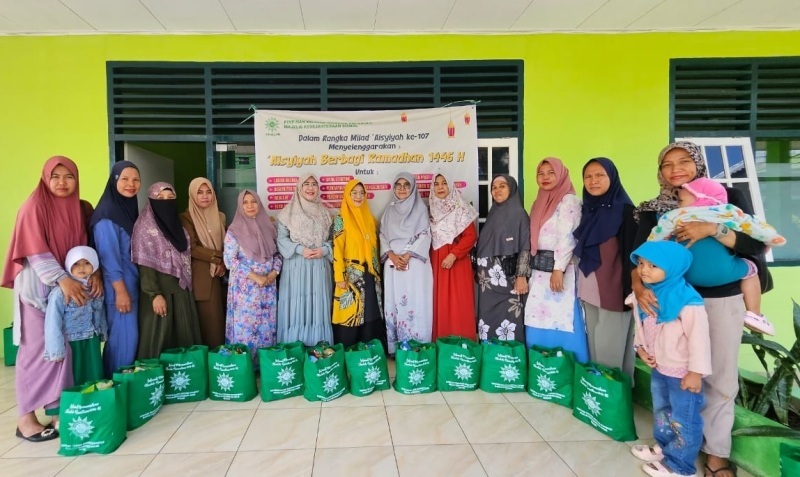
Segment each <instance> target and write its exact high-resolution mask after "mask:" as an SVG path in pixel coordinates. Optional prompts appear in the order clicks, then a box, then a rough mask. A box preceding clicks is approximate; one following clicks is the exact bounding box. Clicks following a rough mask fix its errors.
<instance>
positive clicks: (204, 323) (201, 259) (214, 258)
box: [180, 212, 225, 349]
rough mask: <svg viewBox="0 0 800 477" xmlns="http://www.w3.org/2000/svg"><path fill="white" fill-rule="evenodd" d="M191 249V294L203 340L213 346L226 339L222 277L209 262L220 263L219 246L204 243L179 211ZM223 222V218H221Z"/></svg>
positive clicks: (191, 224)
mask: <svg viewBox="0 0 800 477" xmlns="http://www.w3.org/2000/svg"><path fill="white" fill-rule="evenodd" d="M180 218H181V224H183V228H185V229H186V232H187V233H188V234H189V246H190V247H191V249H192V294H193V295H194V299H195V302H196V304H197V316H198V319H199V321H200V337H201V339H202V343H203V344H204V345H206V346H208V347H209V349H213V348H215V347H217V346H219V345H221V344H224V343H225V300H224V298H223V297H224V296H225V295H224V290H223V285H222V277H212V276H211V274H210V273H209V264H211V263H215V264H221V263H222V250H213V249H210V248H207V247H204V246H203V244H202V243H200V239H199V238H198V236H197V230H195V227H194V221H193V220H192V216H191V215H190V214H189V212H184V213H182V214H181V215H180ZM222 223H223V224H224V221H223V222H222Z"/></svg>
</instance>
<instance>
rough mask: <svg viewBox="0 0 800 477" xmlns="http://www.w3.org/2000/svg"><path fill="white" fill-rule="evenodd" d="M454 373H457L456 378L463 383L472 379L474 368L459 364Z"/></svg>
mask: <svg viewBox="0 0 800 477" xmlns="http://www.w3.org/2000/svg"><path fill="white" fill-rule="evenodd" d="M453 372H454V373H456V377H457V378H458V379H460V380H462V381H466V380H467V379H470V378H471V377H472V368H471V367H469V365H466V364H464V363H459V364H458V365H456V367H455V369H453Z"/></svg>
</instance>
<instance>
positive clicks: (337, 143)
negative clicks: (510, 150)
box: [255, 105, 478, 218]
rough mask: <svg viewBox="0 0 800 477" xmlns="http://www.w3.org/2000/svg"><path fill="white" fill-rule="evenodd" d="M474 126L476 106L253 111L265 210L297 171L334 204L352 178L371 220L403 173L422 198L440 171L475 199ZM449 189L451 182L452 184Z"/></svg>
mask: <svg viewBox="0 0 800 477" xmlns="http://www.w3.org/2000/svg"><path fill="white" fill-rule="evenodd" d="M477 131H478V127H477V118H476V110H475V106H474V105H471V106H458V107H449V108H435V109H412V110H406V111H278V110H260V111H258V112H257V113H256V115H255V139H256V176H257V178H258V194H259V196H260V197H261V199H262V201H264V206H265V207H266V208H267V211H268V212H269V213H270V215H275V214H277V213H278V211H280V209H282V208H283V207H284V206H285V205H286V204H287V203H288V202H289V200H291V198H292V194H293V193H294V188H295V184H296V183H297V179H298V178H299V176H300V175H301V174H302V173H306V172H309V173H314V174H316V175H317V177H318V178H319V182H320V196H321V198H322V200H323V201H324V202H325V203H326V204H327V205H328V206H330V207H332V208H336V209H338V208H339V207H340V205H341V201H342V191H343V190H344V186H345V184H346V183H347V182H348V181H349V180H351V179H354V178H356V179H359V180H361V181H363V182H364V186H365V187H366V188H367V195H368V197H369V200H370V208H371V210H372V213H373V214H375V216H376V217H378V218H379V217H380V216H381V215H382V214H383V209H384V208H385V207H386V205H387V204H388V203H389V201H390V200H391V198H392V197H393V196H394V195H393V191H392V181H393V180H394V178H395V176H396V175H397V174H398V173H400V172H409V173H411V174H413V175H414V176H415V177H416V179H417V187H418V189H419V191H420V195H421V196H422V197H424V198H427V197H428V195H429V193H430V192H431V188H432V184H433V179H434V176H435V174H436V173H437V172H441V173H444V174H445V175H446V176H447V177H448V179H449V180H450V181H452V182H455V187H456V188H458V189H459V190H461V193H462V194H463V195H464V198H465V199H466V200H467V201H470V202H472V203H473V204H474V205H475V207H476V208H477V204H478V132H477ZM450 187H451V188H452V187H453V184H450Z"/></svg>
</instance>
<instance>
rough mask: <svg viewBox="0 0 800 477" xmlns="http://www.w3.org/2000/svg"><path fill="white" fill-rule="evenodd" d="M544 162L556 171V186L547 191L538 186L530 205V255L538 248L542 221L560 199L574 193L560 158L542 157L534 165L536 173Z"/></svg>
mask: <svg viewBox="0 0 800 477" xmlns="http://www.w3.org/2000/svg"><path fill="white" fill-rule="evenodd" d="M545 163H548V164H550V166H551V167H552V168H553V171H554V172H555V173H556V186H555V188H553V189H552V190H547V191H546V190H542V189H541V188H540V189H539V192H538V193H537V194H536V199H534V201H533V205H532V206H531V255H536V252H537V251H538V250H539V232H540V231H541V230H542V226H543V225H544V223H545V222H547V220H548V219H549V218H550V217H552V216H553V214H554V213H555V212H556V208H558V204H560V203H561V199H563V198H564V196H565V195H567V194H573V195H575V187H573V186H572V182H570V180H569V170H568V169H567V168H566V167H565V166H564V163H562V162H561V159H558V158H556V157H546V158H544V159H543V160H542V161H541V162H540V163H539V165H538V166H536V173H537V174H538V173H539V169H541V168H542V165H544V164H545Z"/></svg>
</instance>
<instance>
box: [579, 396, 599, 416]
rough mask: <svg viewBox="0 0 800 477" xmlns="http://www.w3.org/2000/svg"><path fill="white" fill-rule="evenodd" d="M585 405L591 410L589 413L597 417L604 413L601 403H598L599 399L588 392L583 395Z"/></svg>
mask: <svg viewBox="0 0 800 477" xmlns="http://www.w3.org/2000/svg"><path fill="white" fill-rule="evenodd" d="M583 403H584V404H586V407H588V408H589V412H591V413H592V414H594V415H595V416H599V415H600V413H601V412H603V409H602V408H600V403H599V402H598V401H597V398H596V397H594V396H592V395H591V394H589V393H588V392H585V393H583Z"/></svg>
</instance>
